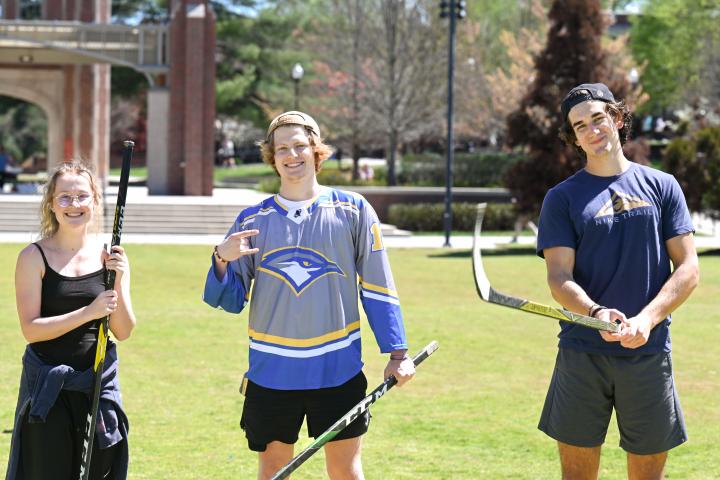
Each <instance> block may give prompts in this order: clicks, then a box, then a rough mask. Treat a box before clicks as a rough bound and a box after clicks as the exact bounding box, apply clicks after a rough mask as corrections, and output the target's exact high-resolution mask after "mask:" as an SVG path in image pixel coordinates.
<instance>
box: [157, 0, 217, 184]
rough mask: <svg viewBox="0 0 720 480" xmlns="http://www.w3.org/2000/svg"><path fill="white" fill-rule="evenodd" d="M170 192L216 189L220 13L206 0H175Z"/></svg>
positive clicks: (169, 162)
mask: <svg viewBox="0 0 720 480" xmlns="http://www.w3.org/2000/svg"><path fill="white" fill-rule="evenodd" d="M170 8H171V21H170V120H169V121H170V133H169V139H168V140H169V145H168V158H169V160H168V170H167V176H168V182H167V184H168V193H170V194H175V195H212V175H213V164H214V142H213V127H214V120H215V14H214V13H213V11H212V9H211V8H210V6H209V5H208V2H207V0H173V1H172V3H171V7H170Z"/></svg>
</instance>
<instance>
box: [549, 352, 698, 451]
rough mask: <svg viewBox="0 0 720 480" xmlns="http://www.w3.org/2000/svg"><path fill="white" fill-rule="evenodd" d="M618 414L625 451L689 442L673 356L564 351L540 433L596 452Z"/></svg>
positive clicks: (657, 449)
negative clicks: (676, 382) (674, 372)
mask: <svg viewBox="0 0 720 480" xmlns="http://www.w3.org/2000/svg"><path fill="white" fill-rule="evenodd" d="M613 408H614V409H615V413H616V416H617V423H618V429H619V430H620V447H622V448H623V449H624V450H625V451H627V452H629V453H634V454H637V455H650V454H654V453H660V452H665V451H667V450H670V449H671V448H674V447H676V446H678V445H680V444H681V443H683V442H685V441H686V440H687V432H686V430H685V421H684V419H683V413H682V409H681V408H680V401H679V399H678V394H677V390H676V389H675V381H674V379H673V372H672V358H671V356H670V354H669V353H656V354H651V355H637V356H630V357H622V356H618V357H614V356H608V355H595V354H591V353H584V352H577V351H575V350H570V349H567V348H561V349H560V350H559V352H558V356H557V360H556V363H555V371H554V372H553V377H552V381H551V383H550V388H549V390H548V394H547V398H546V399H545V406H544V408H543V412H542V416H541V418H540V425H539V426H538V427H539V428H540V430H542V431H543V432H545V433H546V434H547V435H549V436H550V437H552V438H554V439H555V440H558V441H560V442H563V443H567V444H569V445H574V446H577V447H596V446H599V445H602V444H603V443H604V441H605V434H606V432H607V429H608V424H609V423H610V417H611V415H612V410H613Z"/></svg>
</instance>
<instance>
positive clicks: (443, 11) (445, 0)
mask: <svg viewBox="0 0 720 480" xmlns="http://www.w3.org/2000/svg"><path fill="white" fill-rule="evenodd" d="M465 7H466V2H465V1H464V0H442V1H441V2H440V18H449V19H450V21H449V22H448V23H449V33H448V99H447V104H448V106H447V171H446V175H445V213H444V215H443V224H444V226H445V244H444V245H443V246H444V247H450V231H451V230H452V184H453V157H454V154H455V152H454V148H453V147H454V143H455V140H454V139H453V83H454V80H453V77H454V72H455V24H456V23H457V20H462V19H463V18H465V15H466V13H465Z"/></svg>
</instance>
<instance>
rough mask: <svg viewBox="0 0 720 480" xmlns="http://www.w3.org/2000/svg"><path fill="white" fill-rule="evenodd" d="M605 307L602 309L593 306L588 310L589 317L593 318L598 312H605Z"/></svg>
mask: <svg viewBox="0 0 720 480" xmlns="http://www.w3.org/2000/svg"><path fill="white" fill-rule="evenodd" d="M606 309H607V307H603V306H602V305H597V304H596V305H594V306H593V307H592V309H591V310H590V316H591V317H595V314H596V313H598V312H599V311H600V310H606Z"/></svg>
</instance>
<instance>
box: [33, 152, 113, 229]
mask: <svg viewBox="0 0 720 480" xmlns="http://www.w3.org/2000/svg"><path fill="white" fill-rule="evenodd" d="M63 175H78V176H80V175H83V176H85V177H86V178H87V179H88V181H89V182H90V188H91V189H92V194H93V203H94V204H95V205H99V204H100V198H101V194H100V189H99V188H98V185H99V183H98V180H97V177H95V174H94V173H93V171H92V168H91V167H90V166H89V165H87V164H86V163H85V162H83V161H82V160H80V159H72V160H70V161H69V162H65V163H62V164H60V165H59V166H58V167H57V168H55V170H53V172H52V174H51V175H50V178H49V179H48V181H47V183H46V184H45V187H44V188H43V196H42V200H41V201H40V238H50V237H52V236H53V235H55V234H56V233H57V231H58V227H59V224H58V221H57V218H56V217H55V212H53V211H52V205H53V199H54V197H55V186H56V185H57V181H58V178H60V177H62V176H63Z"/></svg>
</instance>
